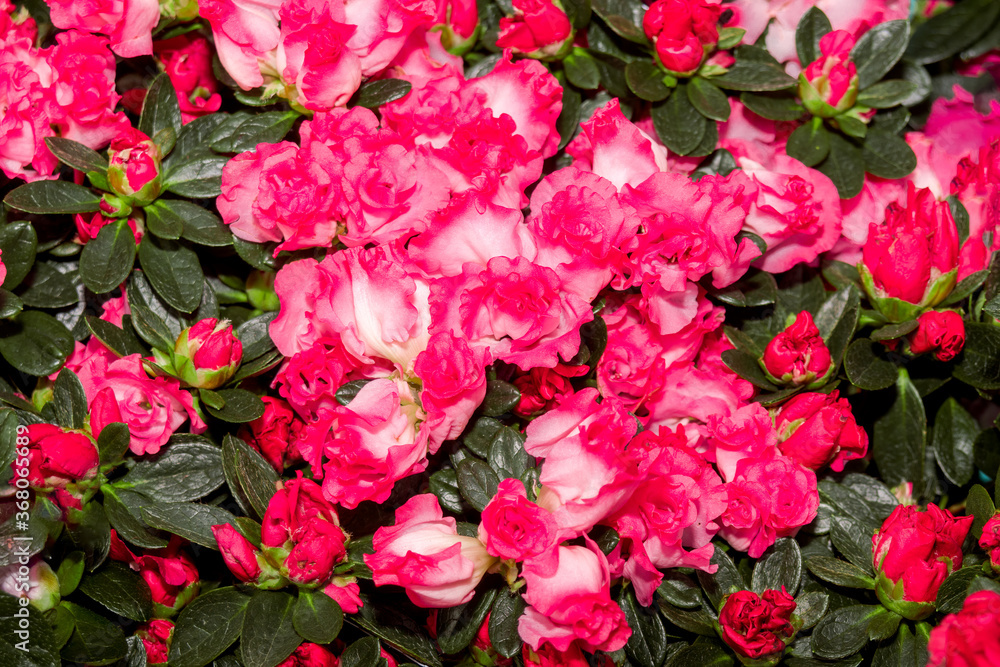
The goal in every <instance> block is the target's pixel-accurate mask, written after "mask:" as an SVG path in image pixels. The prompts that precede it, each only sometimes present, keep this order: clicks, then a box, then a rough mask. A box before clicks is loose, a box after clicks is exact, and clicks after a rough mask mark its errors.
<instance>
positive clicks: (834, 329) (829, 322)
mask: <svg viewBox="0 0 1000 667" xmlns="http://www.w3.org/2000/svg"><path fill="white" fill-rule="evenodd" d="M860 311H861V293H860V292H859V291H858V288H857V287H855V286H854V285H850V286H848V287H847V288H845V289H840V290H837V292H836V293H835V294H834V295H833V296H831V297H830V298H829V299H827V301H826V303H824V304H823V305H822V306H821V307H820V309H819V312H818V313H816V327H817V328H818V329H819V332H820V334H821V335H822V336H823V340H824V341H825V342H826V346H827V348H828V349H829V350H830V358H831V359H832V360H833V365H834V368H836V367H837V366H838V365H839V364H840V360H841V359H842V358H843V356H844V351H845V350H846V349H847V344H848V343H849V342H850V340H851V338H852V337H853V336H854V330H855V329H856V328H857V325H858V315H859V314H860Z"/></svg>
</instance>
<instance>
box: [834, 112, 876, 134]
mask: <svg viewBox="0 0 1000 667" xmlns="http://www.w3.org/2000/svg"><path fill="white" fill-rule="evenodd" d="M833 123H834V125H835V126H836V127H838V128H839V129H840V131H841V132H843V133H844V134H846V135H847V136H849V137H854V138H856V139H864V138H865V135H866V134H868V126H867V125H866V124H865V123H864V122H862V121H860V120H858V119H857V118H855V117H854V116H851V115H849V114H846V113H845V114H841V115H839V116H837V117H836V118H834V119H833Z"/></svg>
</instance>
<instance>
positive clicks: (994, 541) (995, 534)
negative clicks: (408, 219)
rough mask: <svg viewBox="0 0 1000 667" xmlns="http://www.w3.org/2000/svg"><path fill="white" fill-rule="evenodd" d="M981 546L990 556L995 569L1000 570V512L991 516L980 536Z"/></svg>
mask: <svg viewBox="0 0 1000 667" xmlns="http://www.w3.org/2000/svg"><path fill="white" fill-rule="evenodd" d="M979 548H980V549H982V550H983V551H985V552H986V555H988V556H989V557H990V564H991V565H992V566H993V571H994V572H996V571H1000V514H994V515H993V516H991V517H990V519H989V521H987V522H986V525H985V526H983V534H982V535H980V536H979Z"/></svg>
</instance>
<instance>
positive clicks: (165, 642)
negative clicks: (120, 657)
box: [135, 618, 174, 665]
mask: <svg viewBox="0 0 1000 667" xmlns="http://www.w3.org/2000/svg"><path fill="white" fill-rule="evenodd" d="M135 634H136V636H137V637H139V639H141V640H142V645H143V648H145V649H146V662H147V663H149V664H150V665H163V664H166V662H167V656H168V655H169V654H170V641H171V640H172V639H173V636H174V624H173V622H172V621H168V620H166V619H162V618H156V619H153V620H152V621H150V622H149V623H147V624H146V625H144V626H142V627H140V628H137V629H136V631H135Z"/></svg>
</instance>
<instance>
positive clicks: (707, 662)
mask: <svg viewBox="0 0 1000 667" xmlns="http://www.w3.org/2000/svg"><path fill="white" fill-rule="evenodd" d="M733 664H734V661H733V658H732V657H731V656H730V655H729V654H728V653H727V652H726V651H725V649H723V648H722V647H721V646H719V645H718V644H692V645H691V646H685V647H684V648H682V649H680V650H678V651H677V652H676V653H673V654H672V655H671V656H670V659H669V660H667V661H666V662H665V663H663V667H693V666H694V665H698V667H731V666H732V665H733Z"/></svg>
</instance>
